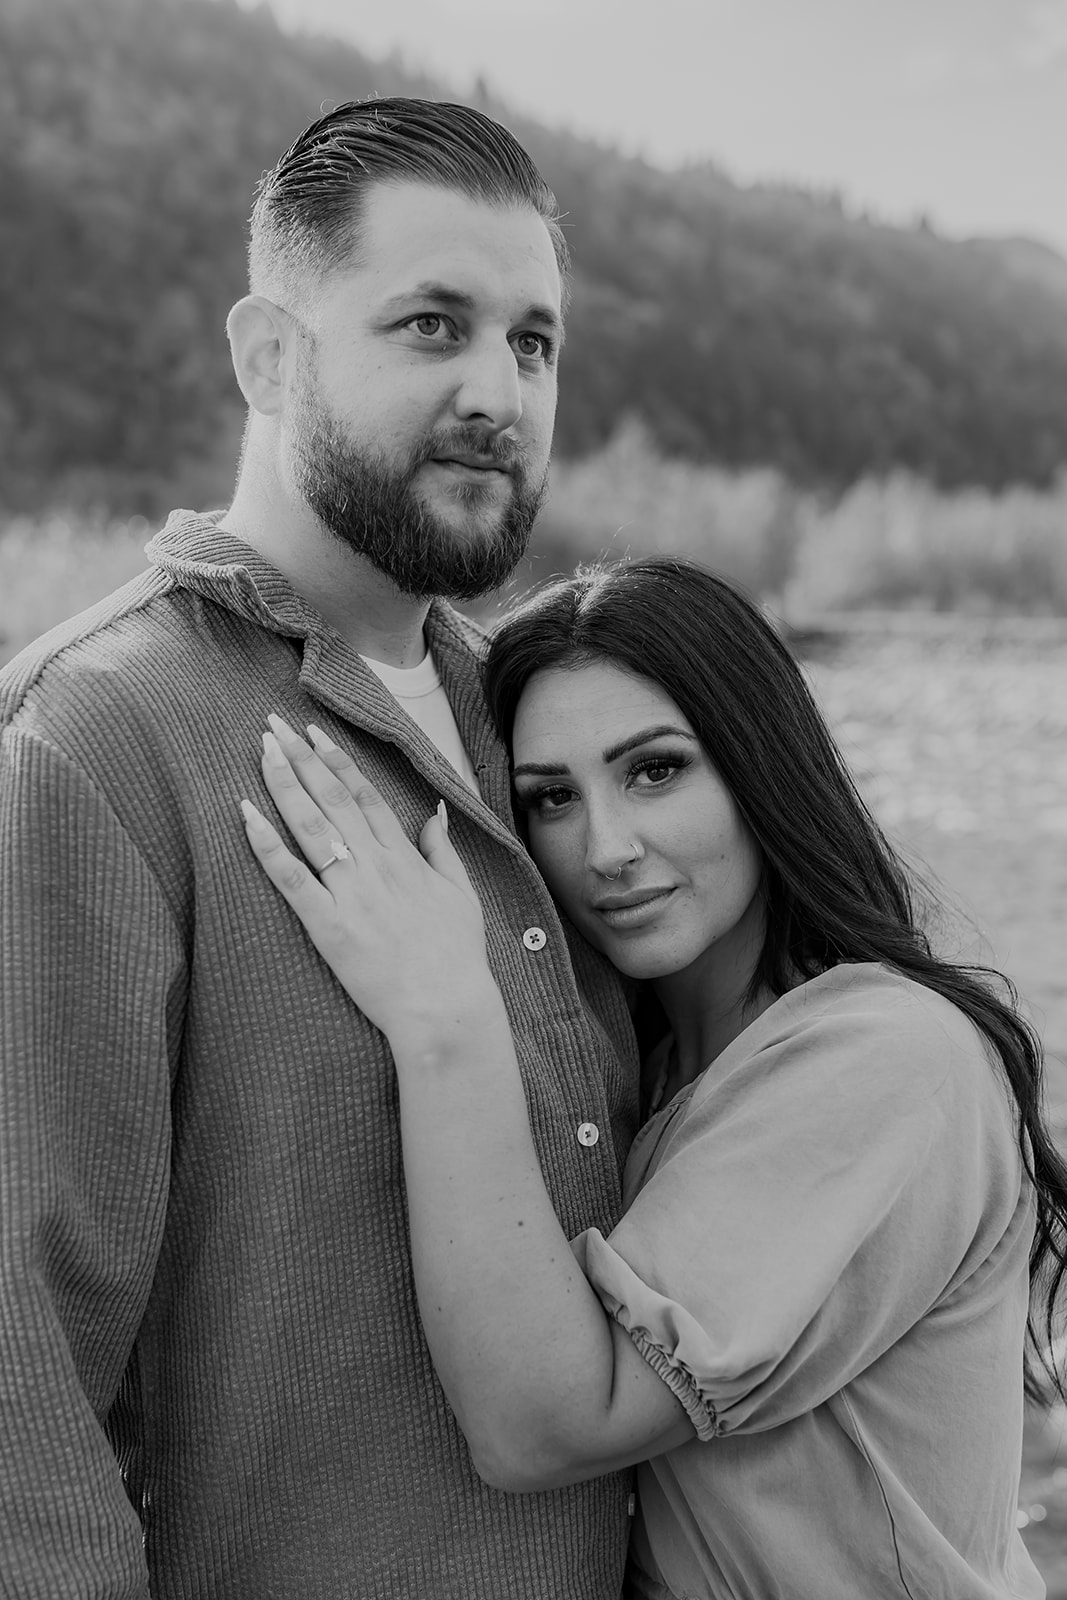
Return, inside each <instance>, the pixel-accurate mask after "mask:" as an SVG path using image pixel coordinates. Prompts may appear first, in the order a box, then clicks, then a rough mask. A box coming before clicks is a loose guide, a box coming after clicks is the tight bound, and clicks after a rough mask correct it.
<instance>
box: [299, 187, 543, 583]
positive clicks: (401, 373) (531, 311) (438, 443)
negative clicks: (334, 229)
mask: <svg viewBox="0 0 1067 1600" xmlns="http://www.w3.org/2000/svg"><path fill="white" fill-rule="evenodd" d="M294 309H296V310H299V308H294ZM560 333H561V323H560V279H559V270H558V268H557V265H556V258H555V253H554V251H553V248H552V241H551V238H550V237H549V233H548V229H547V228H546V226H545V224H544V222H543V221H542V220H541V218H540V217H539V216H538V215H537V214H536V212H535V211H533V210H532V209H527V208H525V207H518V206H516V207H500V206H490V205H487V204H484V203H482V202H480V201H475V200H471V199H468V197H467V196H465V195H463V194H459V193H457V192H455V191H453V190H443V189H436V188H433V187H430V186H428V185H423V184H415V183H399V184H395V185H384V184H379V185H376V186H375V187H374V188H373V189H372V190H371V191H370V192H369V193H368V195H367V198H366V202H365V206H364V213H363V243H362V249H361V251H360V257H359V263H358V265H356V266H354V267H352V268H351V269H349V270H348V271H346V272H344V273H342V274H338V275H337V276H336V277H334V278H332V279H330V280H329V281H328V282H327V284H326V286H325V290H324V293H323V297H322V299H321V301H320V303H319V306H318V310H317V314H316V317H315V327H314V337H313V338H311V339H310V340H306V341H305V348H304V351H303V355H302V361H301V366H300V370H299V372H298V373H297V375H296V377H295V379H294V383H293V388H292V405H291V408H290V411H289V414H288V418H287V422H288V429H287V432H288V438H287V448H288V454H289V460H290V467H291V471H292V473H293V477H294V480H295V482H296V484H297V487H298V488H299V490H300V492H301V493H302V495H303V496H304V498H305V499H306V500H307V502H308V504H309V506H310V507H311V509H312V510H313V511H314V512H315V513H316V515H317V516H318V517H319V519H320V520H321V522H322V523H323V524H324V526H325V527H326V528H327V529H328V530H329V532H330V533H332V534H333V535H334V536H335V537H336V538H338V539H340V540H341V541H342V542H343V543H345V544H347V545H348V546H349V547H350V548H352V549H354V550H356V551H357V552H358V553H359V554H361V555H364V556H366V557H367V558H368V559H369V560H370V561H372V562H373V563H374V565H375V566H377V567H379V568H380V569H381V570H382V571H383V572H385V573H386V575H387V576H388V577H390V578H391V579H392V580H393V581H394V582H395V583H396V585H397V587H398V588H400V589H401V590H402V591H404V592H405V593H407V594H413V595H418V596H420V597H423V596H428V595H431V594H443V595H452V596H454V597H456V598H468V597H470V596H473V595H475V594H480V593H484V592H485V591H486V590H488V589H492V588H495V587H497V586H498V585H499V584H501V583H503V582H504V580H505V579H506V578H507V576H508V574H509V573H510V572H511V571H512V569H513V568H514V566H515V564H516V562H517V561H518V560H519V558H520V556H521V555H522V553H523V550H524V549H525V547H526V543H527V540H528V538H529V533H530V528H531V526H532V523H533V520H534V517H535V516H536V513H537V510H538V508H539V506H540V504H541V500H542V498H543V495H544V488H545V482H546V477H547V472H548V459H549V450H550V446H551V439H552V425H553V421H554V418H555V409H556V361H557V357H558V353H559V343H560Z"/></svg>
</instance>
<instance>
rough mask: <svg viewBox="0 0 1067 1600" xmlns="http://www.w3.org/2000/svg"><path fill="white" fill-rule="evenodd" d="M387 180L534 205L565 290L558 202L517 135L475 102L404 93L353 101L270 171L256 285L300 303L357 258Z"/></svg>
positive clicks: (263, 184)
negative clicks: (365, 219)
mask: <svg viewBox="0 0 1067 1600" xmlns="http://www.w3.org/2000/svg"><path fill="white" fill-rule="evenodd" d="M379 183H424V184H430V185H432V186H433V187H435V188H440V189H454V190H456V191H457V192H459V193H461V194H464V195H466V196H468V198H470V199H472V200H481V201H485V202H486V203H487V204H490V205H500V206H526V207H529V208H530V209H531V210H533V211H535V212H536V213H537V215H538V216H539V217H541V218H542V219H543V221H544V223H545V226H546V227H547V229H548V232H549V235H550V237H551V240H552V245H553V248H554V250H555V253H556V260H557V262H558V264H559V270H560V278H561V280H562V284H563V292H564V296H566V290H567V274H568V271H569V267H570V258H569V254H568V250H567V244H566V241H565V239H564V237H563V230H562V228H561V227H560V221H559V206H558V205H557V203H556V197H555V195H554V194H553V193H552V190H551V189H550V188H549V187H548V184H547V183H546V182H545V180H544V178H542V176H541V174H540V172H539V171H538V169H537V167H536V166H535V165H534V163H533V161H532V160H531V159H530V157H529V156H528V155H527V153H526V151H525V150H524V149H523V147H522V145H521V144H519V142H518V140H517V139H516V138H515V137H514V136H513V135H512V134H510V133H509V132H508V130H507V129H506V128H504V127H501V125H500V123H499V122H494V121H493V119H492V118H491V117H487V116H485V115H484V113H483V112H481V111H475V110H474V108H473V107H472V106H464V105H456V104H454V103H452V102H449V101H439V100H417V99H409V98H405V97H394V98H391V99H371V100H349V101H346V102H345V104H344V105H340V106H338V107H337V108H336V110H334V111H331V112H329V113H328V115H326V116H324V117H320V119H319V120H318V122H313V123H312V124H311V126H310V127H309V128H307V129H306V130H305V131H304V132H303V133H302V134H301V135H300V137H299V139H297V141H296V143H295V144H294V145H293V146H292V148H291V149H289V150H287V151H286V153H285V155H283V156H282V158H281V160H280V161H279V162H278V164H277V165H276V166H275V167H274V168H272V170H271V171H270V172H267V173H265V174H264V175H263V178H262V179H261V181H260V183H259V187H258V189H257V191H256V201H255V206H254V208H253V211H252V226H251V239H250V244H249V280H250V284H251V288H252V291H253V293H255V294H263V295H266V296H267V297H268V298H269V299H271V300H275V301H277V302H278V303H280V304H283V305H285V306H286V307H287V308H288V309H292V308H293V300H294V297H296V296H301V297H305V296H306V295H307V294H308V293H309V292H310V293H314V291H315V289H316V288H317V287H318V285H319V284H321V283H322V282H323V280H324V279H326V278H328V277H329V276H330V275H331V274H333V273H334V272H337V271H340V270H342V269H343V268H345V267H348V266H352V265H353V264H354V263H355V262H356V261H358V258H359V248H360V226H361V222H362V204H361V202H362V200H363V197H364V195H365V194H366V192H367V190H368V189H369V188H370V187H371V186H372V185H374V184H379Z"/></svg>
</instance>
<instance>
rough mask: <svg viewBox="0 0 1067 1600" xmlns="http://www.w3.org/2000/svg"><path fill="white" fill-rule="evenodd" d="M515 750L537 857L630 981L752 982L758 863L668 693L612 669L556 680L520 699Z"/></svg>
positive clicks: (565, 673) (578, 671) (549, 675)
mask: <svg viewBox="0 0 1067 1600" xmlns="http://www.w3.org/2000/svg"><path fill="white" fill-rule="evenodd" d="M513 746H514V762H515V789H516V793H517V796H518V800H519V804H520V807H521V809H522V810H523V811H524V812H525V813H526V816H527V818H528V822H529V843H530V851H531V854H532V855H533V857H534V860H535V861H536V862H537V865H538V867H539V868H540V870H541V873H542V875H543V877H544V879H545V881H546V883H547V884H548V886H549V888H550V889H551V891H552V894H553V895H554V897H555V899H556V900H557V901H558V903H559V904H560V906H561V907H562V908H563V910H564V911H565V912H566V913H567V915H568V916H569V917H570V919H571V921H572V922H573V923H574V924H575V926H576V927H577V928H579V929H580V931H581V932H582V933H583V934H584V935H585V937H586V938H587V939H588V940H589V942H590V943H591V944H593V945H595V946H596V947H597V949H598V950H602V951H603V952H604V954H605V955H606V956H607V957H608V958H609V960H611V961H612V962H613V963H614V965H615V966H616V967H618V969H619V970H620V972H624V973H626V974H628V975H629V976H630V977H633V978H642V979H650V978H661V977H666V976H667V975H668V974H671V973H677V972H682V971H684V970H686V969H688V968H689V967H691V966H692V965H693V963H694V962H698V961H700V962H703V963H706V964H707V963H710V966H711V969H712V971H711V972H710V973H709V976H711V975H712V973H713V972H714V971H717V970H719V969H720V967H722V970H724V971H725V969H726V967H727V966H732V967H733V970H734V973H735V974H736V972H737V963H738V961H741V962H742V963H745V964H747V971H748V973H749V975H750V974H751V971H752V968H753V966H754V963H755V959H756V956H757V955H758V952H759V949H760V945H761V943H762V910H761V906H760V904H759V897H758V894H757V890H758V886H759V879H760V857H759V852H758V850H757V847H756V844H755V841H754V840H753V838H752V836H751V834H750V833H749V831H748V829H747V828H746V826H745V824H744V823H743V822H742V820H741V817H740V816H739V814H738V811H737V807H736V806H735V805H734V802H733V799H732V798H731V796H730V793H729V791H728V789H727V788H726V786H725V784H724V783H723V782H722V780H721V779H720V777H719V775H718V773H717V772H716V771H715V768H714V767H713V766H712V764H711V762H710V761H709V760H708V757H707V755H706V754H705V753H704V750H703V749H702V747H701V745H700V743H699V742H698V740H697V737H696V735H695V733H694V732H693V729H692V727H691V725H690V724H689V722H687V720H686V718H685V717H684V716H683V715H682V713H681V712H680V711H679V709H678V707H677V706H676V705H675V703H674V701H673V700H672V699H671V698H670V696H669V695H667V694H666V693H665V692H664V690H662V689H661V688H659V686H658V685H657V684H655V683H653V682H651V681H650V680H649V679H647V678H640V677H637V676H636V675H634V674H633V673H630V672H628V671H625V670H624V669H622V668H621V667H618V666H615V665H614V664H612V663H611V662H609V661H595V662H590V663H588V664H585V665H582V666H577V667H551V668H547V669H546V670H544V671H543V672H538V673H535V675H534V676H533V677H532V678H531V679H530V681H529V683H528V684H527V686H526V688H525V690H524V691H523V695H522V698H521V700H520V702H519V707H518V711H517V714H516V717H515V727H514V734H513ZM620 869H621V870H620ZM724 963H725V965H724Z"/></svg>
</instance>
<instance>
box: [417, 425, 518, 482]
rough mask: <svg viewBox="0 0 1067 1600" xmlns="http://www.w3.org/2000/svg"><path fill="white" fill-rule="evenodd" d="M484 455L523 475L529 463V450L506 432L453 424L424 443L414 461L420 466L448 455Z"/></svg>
mask: <svg viewBox="0 0 1067 1600" xmlns="http://www.w3.org/2000/svg"><path fill="white" fill-rule="evenodd" d="M468 455H469V456H482V457H485V458H486V459H487V460H490V461H491V462H492V463H493V466H494V467H498V468H499V469H500V470H501V471H502V472H510V473H512V474H513V476H515V477H517V478H521V477H522V476H523V475H524V474H525V471H526V467H527V454H526V451H525V449H524V448H523V446H522V445H521V444H519V442H518V441H517V440H516V439H511V438H509V437H508V436H507V435H506V434H500V433H484V432H482V430H481V429H479V428H453V429H451V430H450V431H449V432H448V433H437V434H434V435H433V437H432V438H430V439H427V440H425V442H424V443H423V444H422V445H421V446H420V448H419V450H418V452H417V456H416V459H415V462H414V465H415V466H416V467H419V466H421V465H422V464H423V462H424V461H432V460H435V459H439V458H441V457H444V456H468Z"/></svg>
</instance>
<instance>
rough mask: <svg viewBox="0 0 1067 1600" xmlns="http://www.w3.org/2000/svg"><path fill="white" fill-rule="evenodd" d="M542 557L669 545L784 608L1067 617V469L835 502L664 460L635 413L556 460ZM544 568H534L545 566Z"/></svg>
mask: <svg viewBox="0 0 1067 1600" xmlns="http://www.w3.org/2000/svg"><path fill="white" fill-rule="evenodd" d="M539 546H540V550H541V555H540V556H539V558H538V561H537V563H536V567H537V568H538V569H540V570H544V569H545V568H546V567H554V568H556V569H561V568H562V569H566V568H568V567H570V566H573V564H574V562H575V561H576V560H579V559H581V560H590V559H595V558H597V557H598V556H600V555H601V554H604V553H606V554H607V555H608V556H609V557H621V556H625V555H634V556H639V555H646V554H659V553H665V552H669V553H671V554H676V555H685V556H690V557H692V558H693V559H695V560H698V561H702V562H704V563H705V564H706V565H708V566H711V567H713V568H715V569H716V570H718V571H720V572H723V573H725V574H727V575H728V576H730V577H732V578H734V579H736V580H737V581H738V582H740V583H742V584H744V585H745V586H746V587H747V588H749V589H750V590H752V591H754V592H756V593H759V594H761V595H763V596H765V597H766V598H768V599H771V600H773V602H774V603H775V605H776V608H778V609H779V610H780V611H781V612H782V613H783V614H785V615H786V616H798V615H799V616H804V615H810V614H812V613H822V612H827V611H835V610H853V609H862V608H870V607H891V608H901V609H908V610H922V611H939V612H950V611H951V612H966V613H970V614H972V615H988V614H993V613H1018V614H1022V615H1041V614H1052V615H1059V616H1065V615H1067V474H1065V475H1064V476H1063V477H1062V478H1061V479H1060V481H1059V483H1058V485H1057V486H1056V488H1055V489H1052V490H1049V491H1047V492H1044V493H1042V492H1040V491H1037V490H1033V489H1026V488H1016V489H1011V490H1008V491H1006V492H1005V493H1003V494H999V495H993V494H989V493H987V492H986V491H984V490H961V491H959V492H956V493H953V494H948V493H941V492H939V491H937V490H936V489H933V488H931V487H930V486H929V485H928V484H926V483H923V482H922V481H920V480H918V479H915V478H910V477H907V476H903V475H897V476H895V477H891V478H888V479H884V480H875V479H867V480H864V481H863V482H861V483H859V484H857V485H856V486H855V487H854V488H853V489H851V490H850V491H848V493H846V494H845V495H843V496H842V497H841V498H839V499H837V500H830V499H827V498H825V497H820V496H818V495H815V494H811V493H806V492H803V491H801V490H798V489H797V488H796V487H795V486H793V485H791V484H790V483H789V482H788V481H787V480H786V479H785V478H783V477H782V475H781V474H780V473H779V472H776V471H774V470H773V469H770V468H761V469H753V470H750V471H744V472H729V471H726V470H723V469H720V468H717V467H701V466H697V465H694V464H693V463H692V462H687V461H677V460H669V459H666V458H664V457H663V456H661V455H660V454H659V453H658V452H657V450H656V449H655V447H654V446H653V445H652V444H651V443H650V441H649V439H648V436H647V434H646V433H645V431H644V430H643V428H642V427H641V426H640V424H638V423H633V422H630V423H627V424H625V425H624V427H623V428H622V429H620V431H619V432H618V433H617V434H616V436H615V438H614V439H612V440H611V442H610V443H609V444H608V445H606V446H605V447H604V449H603V450H601V451H600V452H599V453H598V454H596V455H593V456H589V457H588V458H586V459H585V460H583V461H575V462H560V463H558V464H557V465H556V467H555V469H554V473H553V489H552V498H551V501H550V503H549V506H548V509H547V511H546V513H545V516H544V518H543V521H542V525H541V532H540V534H539ZM538 575H539V573H538Z"/></svg>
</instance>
